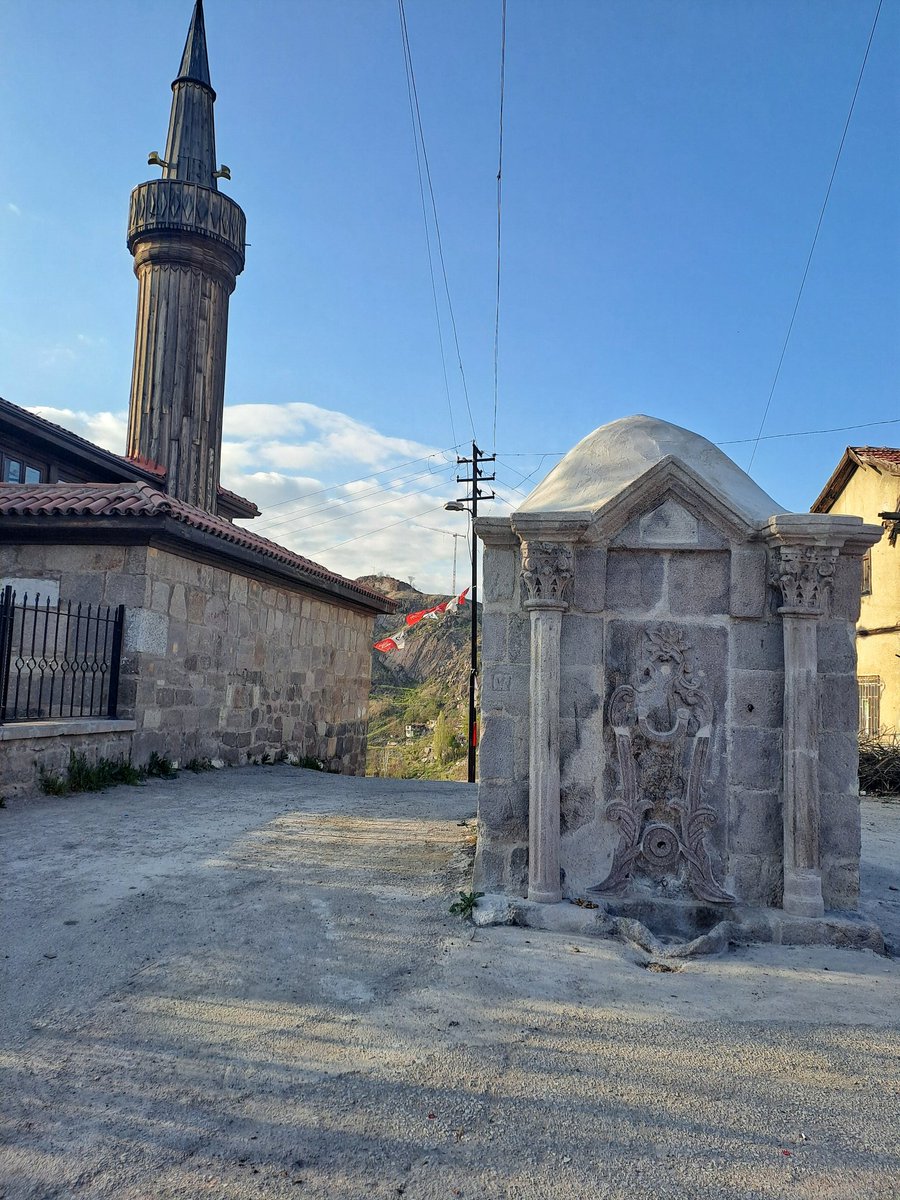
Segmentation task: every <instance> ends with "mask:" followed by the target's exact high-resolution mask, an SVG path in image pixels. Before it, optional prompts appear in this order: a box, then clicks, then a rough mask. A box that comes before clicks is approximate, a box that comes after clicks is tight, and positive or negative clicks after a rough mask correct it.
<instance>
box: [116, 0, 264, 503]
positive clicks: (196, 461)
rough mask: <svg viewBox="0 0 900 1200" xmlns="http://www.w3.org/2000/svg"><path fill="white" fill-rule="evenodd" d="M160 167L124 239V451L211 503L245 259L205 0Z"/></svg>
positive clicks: (174, 490)
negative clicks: (128, 321)
mask: <svg viewBox="0 0 900 1200" xmlns="http://www.w3.org/2000/svg"><path fill="white" fill-rule="evenodd" d="M172 93H173V94H172V112H171V115H170V117H169V136H168V140H167V141H166V153H165V158H164V159H161V158H160V157H159V155H158V154H157V153H155V152H154V153H153V154H151V155H150V158H149V160H148V161H149V162H150V163H151V164H154V165H157V166H161V167H162V170H163V173H162V178H161V179H154V180H151V181H150V182H148V183H142V184H139V185H138V186H137V187H136V188H135V189H134V191H133V192H132V193H131V210H130V213H129V217H128V249H129V250H130V251H131V253H132V254H133V255H134V273H135V275H136V276H137V278H138V307H137V330H136V333H135V339H134V366H133V369H132V376H131V403H130V409H129V415H128V456H129V457H130V458H140V459H149V460H150V461H151V462H154V463H158V464H159V465H160V466H163V467H165V468H166V472H167V475H166V489H167V491H168V492H169V494H170V495H172V496H176V497H177V498H178V499H180V500H186V501H188V502H189V503H190V504H195V505H197V506H198V507H199V508H202V509H205V510H206V511H207V512H210V513H215V512H216V509H217V500H218V494H217V489H218V483H219V459H220V456H221V448H222V407H223V403H224V397H225V344H226V340H227V333H228V298H229V296H230V295H231V293H232V292H233V291H234V285H235V280H236V279H237V276H238V275H239V274H240V273H241V271H242V270H243V269H244V233H245V226H246V219H245V217H244V213H243V211H242V210H241V209H240V208H239V207H238V205H237V204H235V202H234V201H233V200H230V199H229V198H228V197H227V196H224V195H223V194H222V193H221V192H220V191H219V190H218V186H217V183H218V180H219V179H220V178H225V179H230V178H231V175H230V172H229V171H228V168H227V167H222V168H220V169H219V170H216V135H215V127H214V124H213V104H214V103H215V99H216V93H215V92H214V91H213V89H212V86H211V84H210V80H209V63H208V60H207V56H206V29H205V27H204V22H203V0H196V4H195V7H194V14H193V16H192V18H191V26H190V29H189V30H188V35H187V41H186V42H185V46H184V54H183V55H182V57H181V68H180V70H179V72H178V77H177V78H176V80H175V82H174V83H173V84H172Z"/></svg>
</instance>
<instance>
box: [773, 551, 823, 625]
mask: <svg viewBox="0 0 900 1200" xmlns="http://www.w3.org/2000/svg"><path fill="white" fill-rule="evenodd" d="M839 553H840V551H839V548H838V547H837V546H828V545H824V546H823V545H808V544H807V545H803V544H799V545H798V544H791V543H781V544H778V545H775V546H773V547H772V562H771V571H770V575H769V581H770V583H771V584H772V586H773V587H776V588H777V589H778V590H779V592H780V593H781V601H782V607H781V608H780V609H779V612H781V613H782V614H785V615H788V614H789V615H792V616H808V617H818V616H821V615H822V613H823V612H824V611H825V607H826V604H827V602H828V597H829V594H830V592H831V589H832V587H833V584H834V567H835V563H836V562H837V558H838V554H839Z"/></svg>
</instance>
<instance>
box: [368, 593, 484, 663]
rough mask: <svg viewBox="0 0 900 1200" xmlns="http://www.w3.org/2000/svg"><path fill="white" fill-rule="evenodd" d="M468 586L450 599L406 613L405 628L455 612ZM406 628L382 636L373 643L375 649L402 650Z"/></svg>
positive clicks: (383, 650) (461, 603)
mask: <svg viewBox="0 0 900 1200" xmlns="http://www.w3.org/2000/svg"><path fill="white" fill-rule="evenodd" d="M468 591H469V589H468V588H463V590H462V591H461V592H460V593H459V595H458V596H454V597H453V599H452V600H444V601H443V603H441V604H435V605H434V607H433V608H422V609H420V610H419V611H418V612H414V613H407V614H406V618H405V620H406V629H408V628H409V627H410V626H411V625H418V623H419V622H420V621H421V620H423V619H424V618H425V617H428V618H429V619H430V620H432V621H437V620H440V618H441V617H443V616H445V615H446V614H447V613H448V612H456V610H457V609H458V608H460V606H461V605H463V604H465V602H466V596H467V595H468ZM406 629H400V630H398V631H397V633H392V634H389V635H388V637H383V638H382V639H381V641H380V642H376V643H375V649H376V650H381V651H382V653H384V654H387V652H388V651H389V650H402V649H403V646H404V644H405V642H406Z"/></svg>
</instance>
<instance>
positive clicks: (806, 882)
mask: <svg viewBox="0 0 900 1200" xmlns="http://www.w3.org/2000/svg"><path fill="white" fill-rule="evenodd" d="M801 538H802V535H801ZM838 552H839V547H838V546H834V545H828V544H827V543H825V544H822V543H821V542H820V543H819V544H810V542H809V540H807V539H802V540H794V539H790V540H788V537H787V536H783V537H782V539H780V540H779V542H778V543H776V544H775V545H774V547H773V555H774V562H773V565H772V582H773V583H774V584H775V585H776V586H777V587H778V589H779V590H780V592H781V596H782V600H783V601H784V603H783V605H782V607H781V608H779V610H778V611H779V613H780V614H781V617H782V620H783V622H784V742H783V746H784V749H783V756H782V757H783V764H784V798H783V804H784V807H783V819H784V899H783V901H782V906H783V908H784V910H785V912H789V913H792V914H793V915H794V916H798V917H821V916H822V915H823V914H824V911H825V905H824V902H823V899H822V862H821V855H820V848H819V661H818V650H817V632H818V618H819V617H821V616H822V614H823V612H824V608H825V603H826V601H827V597H828V593H829V591H830V589H831V586H832V582H833V576H834V564H835V560H836V559H837V556H838Z"/></svg>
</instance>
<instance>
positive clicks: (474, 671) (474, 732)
mask: <svg viewBox="0 0 900 1200" xmlns="http://www.w3.org/2000/svg"><path fill="white" fill-rule="evenodd" d="M480 453H481V451H480V450H479V449H478V447H477V445H476V444H475V442H472V530H471V533H472V592H471V596H472V665H471V669H470V671H469V774H468V778H469V783H474V782H475V752H476V744H477V742H478V725H477V717H476V715H475V682H476V680H477V678H478V539H477V538H476V537H475V522H476V520H477V519H478V456H479V454H480Z"/></svg>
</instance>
